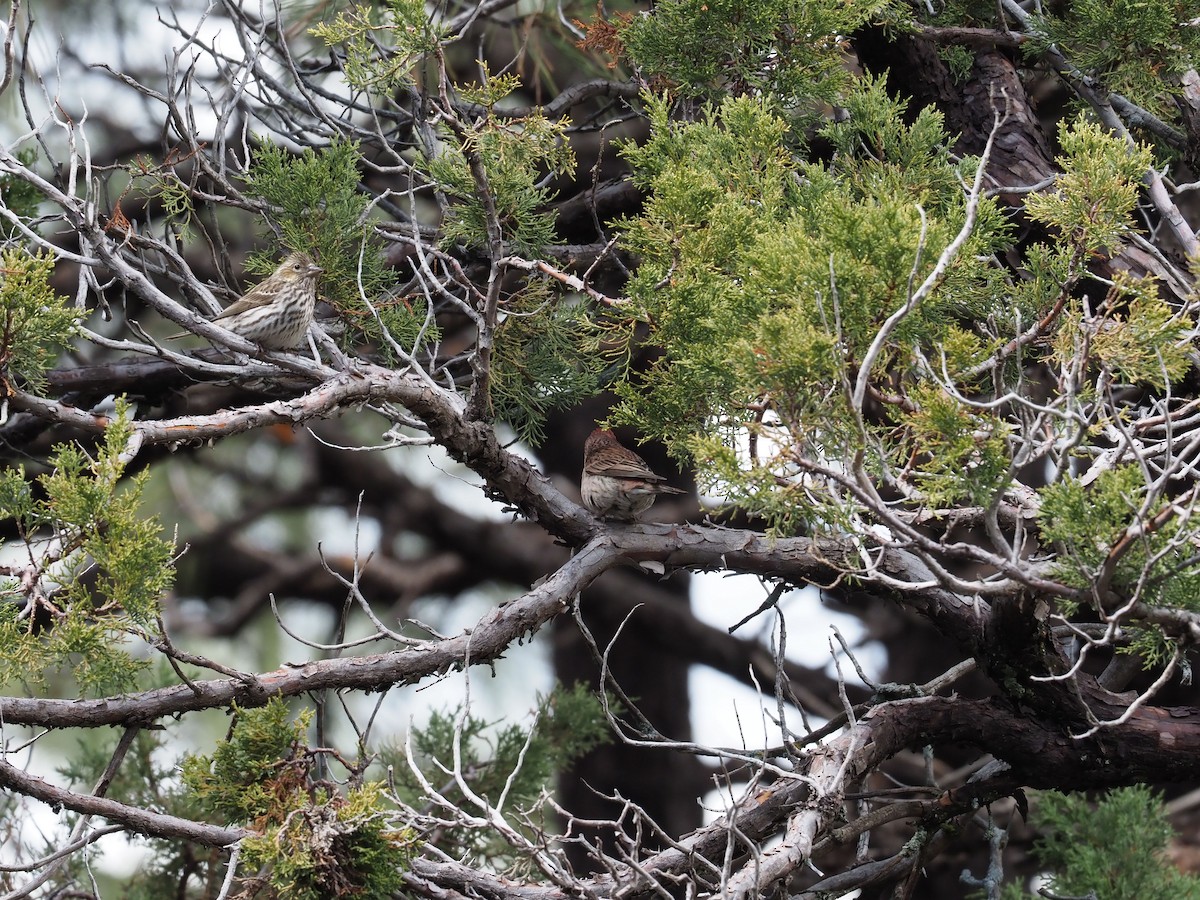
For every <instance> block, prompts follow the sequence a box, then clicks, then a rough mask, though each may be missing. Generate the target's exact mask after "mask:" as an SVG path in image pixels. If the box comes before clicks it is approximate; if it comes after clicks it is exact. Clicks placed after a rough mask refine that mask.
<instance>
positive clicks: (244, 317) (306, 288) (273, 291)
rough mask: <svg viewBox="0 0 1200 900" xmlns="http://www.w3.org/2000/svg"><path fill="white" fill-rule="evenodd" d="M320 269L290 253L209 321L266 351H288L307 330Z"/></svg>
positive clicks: (304, 257) (304, 255)
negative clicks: (268, 274) (262, 278)
mask: <svg viewBox="0 0 1200 900" xmlns="http://www.w3.org/2000/svg"><path fill="white" fill-rule="evenodd" d="M324 271H325V270H324V269H322V268H321V267H320V266H318V265H317V264H316V263H314V262H313V260H312V257H311V256H309V255H308V254H307V253H293V254H292V255H291V256H289V257H288V258H287V259H285V260H284V261H283V262H282V263H280V264H279V268H278V269H276V270H275V271H274V273H272V275H271V277H270V278H268V279H267V280H266V281H264V282H262V283H260V284H257V285H255V286H254V287H252V288H250V290H248V291H247V292H246V293H245V294H243V295H242V297H241V299H240V300H237V301H236V302H234V303H231V304H230V305H229V306H228V307H226V308H225V309H224V310H222V311H221V313H220V315H218V316H217V317H216V318H215V319H213V321H214V322H216V323H217V324H218V325H220V326H221V327H222V328H228V329H229V330H230V331H232V332H233V333H234V334H240V335H241V336H242V337H244V338H248V339H249V340H252V341H257V342H258V343H260V344H262V345H263V346H264V347H265V348H267V349H268V350H290V349H292V348H293V347H295V346H297V345H298V344H299V343H300V342H301V341H302V340H304V335H305V334H307V333H308V326H309V325H310V324H311V323H312V319H313V307H314V306H315V305H316V302H317V277H318V276H319V275H320V274H321V273H322V272H324ZM186 333H187V332H184V334H186ZM179 336H180V335H172V337H179Z"/></svg>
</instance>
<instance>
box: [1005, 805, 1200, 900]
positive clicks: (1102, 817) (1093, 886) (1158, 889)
mask: <svg viewBox="0 0 1200 900" xmlns="http://www.w3.org/2000/svg"><path fill="white" fill-rule="evenodd" d="M1033 820H1034V822H1035V824H1037V826H1038V831H1039V834H1038V837H1037V838H1036V839H1035V842H1034V850H1033V853H1034V856H1035V857H1036V858H1037V860H1038V862H1039V863H1040V864H1041V865H1042V867H1044V869H1045V870H1046V871H1047V872H1048V873H1049V877H1050V883H1049V884H1048V885H1047V886H1046V887H1047V889H1048V894H1049V895H1053V896H1056V897H1084V896H1093V897H1098V898H1103V900H1200V878H1197V877H1196V876H1194V875H1183V874H1181V873H1180V872H1178V871H1177V870H1176V869H1175V867H1174V866H1173V865H1172V864H1171V862H1170V860H1168V859H1167V858H1166V852H1165V851H1166V847H1167V843H1168V841H1170V840H1171V838H1172V837H1173V836H1174V830H1173V829H1172V828H1171V825H1170V823H1169V822H1168V821H1167V819H1166V816H1165V815H1164V814H1163V809H1162V804H1161V803H1160V801H1159V799H1158V798H1157V797H1156V796H1155V795H1154V794H1153V793H1152V792H1151V791H1150V789H1149V788H1147V787H1145V786H1143V785H1139V786H1135V787H1128V788H1119V789H1117V790H1114V791H1111V792H1110V793H1109V794H1108V795H1107V796H1106V797H1104V798H1103V799H1102V800H1100V801H1099V802H1095V803H1093V802H1091V801H1089V800H1088V799H1087V798H1086V797H1084V796H1082V795H1080V794H1059V793H1056V792H1046V793H1043V794H1040V795H1038V797H1037V800H1036V801H1035V803H1034V808H1033ZM1003 896H1004V900H1021V898H1023V897H1033V896H1038V895H1034V894H1027V893H1025V892H1024V891H1022V890H1021V889H1020V888H1018V887H1016V886H1014V885H1008V886H1006V888H1005V890H1004V894H1003Z"/></svg>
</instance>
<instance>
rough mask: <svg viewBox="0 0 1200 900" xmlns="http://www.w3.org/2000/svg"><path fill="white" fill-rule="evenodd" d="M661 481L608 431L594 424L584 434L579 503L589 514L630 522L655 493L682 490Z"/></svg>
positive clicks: (652, 503) (642, 460) (642, 461)
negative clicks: (595, 427)
mask: <svg viewBox="0 0 1200 900" xmlns="http://www.w3.org/2000/svg"><path fill="white" fill-rule="evenodd" d="M665 481H666V479H664V478H663V477H662V476H661V475H658V474H656V473H655V472H654V471H653V470H652V469H651V468H650V467H649V466H648V465H646V461H645V460H644V459H642V458H641V457H640V456H638V455H637V454H636V453H634V452H633V451H632V450H630V449H628V448H627V447H624V446H622V444H621V442H620V441H618V440H617V436H616V435H615V434H613V433H612V432H611V431H606V430H605V429H603V428H597V429H596V430H595V431H593V432H592V433H591V434H590V435H588V439H587V443H585V444H584V445H583V479H582V481H581V482H580V485H579V487H580V493H582V494H583V504H584V506H586V507H587V508H588V509H590V510H591V511H592V514H593V515H596V516H599V517H600V518H602V519H614V520H616V521H618V522H632V521H633V520H634V519H636V518H637V517H638V516H640V515H641V514H642V513H644V512H645V511H646V510H648V509H649V508H650V507H651V506H653V505H654V501H655V499H656V498H657V497H658V495H659V494H684V493H686V491H681V490H680V489H679V488H674V487H671V486H670V485H669V484H664V483H663V482H665Z"/></svg>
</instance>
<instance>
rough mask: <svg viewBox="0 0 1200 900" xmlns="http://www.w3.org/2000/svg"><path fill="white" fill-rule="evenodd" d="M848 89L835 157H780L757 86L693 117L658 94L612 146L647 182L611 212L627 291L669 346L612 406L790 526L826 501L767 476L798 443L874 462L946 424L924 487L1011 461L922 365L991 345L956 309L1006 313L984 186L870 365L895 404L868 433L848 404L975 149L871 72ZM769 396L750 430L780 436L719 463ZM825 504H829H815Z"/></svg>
mask: <svg viewBox="0 0 1200 900" xmlns="http://www.w3.org/2000/svg"><path fill="white" fill-rule="evenodd" d="M845 102H846V105H847V108H848V110H849V111H850V117H849V120H848V121H847V122H846V123H842V124H837V125H832V126H830V127H829V128H828V129H827V131H826V135H827V137H828V138H829V139H830V140H831V141H832V142H833V143H834V145H835V146H836V147H837V149H838V155H837V156H836V157H835V159H834V161H833V163H831V164H830V165H828V166H827V165H822V164H817V163H804V162H802V161H799V160H796V159H795V158H793V157H792V156H791V154H790V152H789V150H788V147H787V145H786V141H785V136H786V134H787V133H788V129H787V125H786V123H785V122H784V121H783V120H782V119H780V118H779V117H778V116H776V115H774V114H773V113H772V112H770V111H769V110H768V109H767V108H766V105H765V104H763V103H761V102H759V101H756V100H751V99H741V100H733V101H725V102H724V103H723V104H721V105H720V106H719V107H717V108H714V109H712V110H710V111H709V112H708V113H707V114H705V115H704V116H703V117H702V118H701V119H700V120H699V121H697V122H694V123H688V124H676V123H672V122H671V121H670V117H669V109H668V105H667V104H666V103H665V102H663V101H656V100H651V101H649V106H650V120H651V128H652V132H651V137H650V140H649V141H647V142H646V143H645V144H644V145H642V146H640V147H639V146H633V145H629V146H627V147H626V148H625V149H624V151H623V152H624V154H625V156H626V157H627V158H628V159H629V161H630V162H631V164H632V165H633V166H634V170H635V173H636V178H637V179H638V181H639V182H640V183H641V184H642V185H643V187H645V188H646V189H647V191H648V194H649V197H648V199H647V202H646V205H645V209H644V211H643V213H642V214H641V215H640V216H639V217H637V218H636V219H630V220H627V221H625V222H623V223H621V227H622V230H623V240H624V242H625V244H626V246H627V247H628V248H629V249H631V250H632V251H634V252H636V253H638V254H639V255H640V256H641V259H642V264H641V266H640V267H639V269H638V271H637V273H636V274H635V276H634V278H633V279H632V280H631V282H630V284H629V288H628V292H629V297H630V300H631V305H632V310H633V312H634V313H636V314H637V315H638V317H639V318H641V319H642V320H643V321H646V322H648V323H649V325H650V328H651V333H652V340H653V341H654V342H655V343H656V344H658V345H660V346H662V347H663V348H664V350H665V351H666V352H665V354H664V355H663V356H662V357H661V358H659V359H658V361H657V362H656V363H655V364H654V366H653V367H652V368H651V369H650V370H649V371H648V372H647V373H645V374H644V375H643V376H642V377H641V380H640V381H639V382H638V383H636V384H634V383H619V384H618V385H617V391H618V393H619V395H620V396H621V400H622V403H621V405H620V406H619V407H618V409H617V411H616V418H617V420H618V421H621V422H626V423H634V422H636V423H641V424H642V426H643V430H648V431H651V432H653V433H654V434H655V435H656V436H658V437H660V438H662V439H664V440H665V441H666V442H667V443H668V446H670V447H671V448H672V449H673V450H674V451H675V452H677V453H681V454H683V453H691V454H693V458H694V459H695V460H697V461H698V462H700V463H701V470H702V472H707V473H708V475H709V476H710V477H712V479H713V480H712V485H713V486H719V487H720V488H721V489H723V490H724V491H725V492H727V493H728V494H729V495H730V496H731V497H732V498H733V499H734V500H735V501H737V502H739V503H742V504H745V505H747V506H748V507H749V508H751V509H753V510H754V511H756V512H758V513H759V514H762V515H765V516H767V518H768V519H769V520H770V521H771V522H772V523H773V524H774V525H775V526H776V527H778V528H782V529H786V530H790V529H793V528H795V527H796V526H797V525H798V524H799V522H800V521H802V520H803V519H804V518H805V516H806V511H805V507H806V506H809V507H811V505H812V503H813V502H821V501H816V500H815V499H814V498H813V497H811V496H810V497H808V498H807V499H805V497H804V496H803V490H802V489H801V488H800V487H799V485H797V491H796V492H793V491H792V490H790V489H788V488H787V487H786V486H785V487H782V488H781V486H780V482H779V477H782V478H783V479H785V481H786V480H791V479H793V478H794V477H795V476H797V475H799V474H801V473H802V471H803V467H804V459H803V457H804V456H805V455H807V454H812V455H814V456H818V457H824V458H836V457H839V456H841V457H845V458H853V457H854V456H855V455H856V454H857V453H858V452H859V451H860V450H861V451H864V452H865V453H866V454H867V459H868V464H869V465H870V466H871V467H872V468H873V469H875V470H886V469H887V468H888V467H891V466H897V465H903V464H904V463H903V460H906V459H907V458H908V457H909V455H910V454H911V453H912V452H913V448H914V447H918V446H920V445H921V441H922V440H923V439H925V438H926V437H928V436H929V435H930V434H931V433H933V432H934V431H936V430H939V429H945V431H944V432H943V436H944V439H945V441H946V442H947V443H946V446H945V447H944V448H943V449H944V450H946V451H948V452H946V453H945V454H943V455H941V456H939V460H940V461H939V463H938V464H937V465H939V466H941V469H938V468H936V467H935V466H933V465H932V463H931V467H930V468H929V469H928V470H927V478H926V484H925V485H924V487H925V488H926V489H927V490H928V491H929V492H930V502H935V500H936V501H938V502H940V501H949V500H953V499H959V498H980V499H984V498H986V497H987V496H990V494H991V493H992V492H994V491H995V490H997V489H999V488H1000V487H1001V485H1002V483H1003V482H1004V479H1005V477H1006V476H1007V469H1008V461H1007V459H1006V447H1005V441H1004V434H1005V426H1004V424H1003V423H1002V422H1000V421H998V420H996V419H994V417H993V416H992V415H990V414H988V413H986V412H985V411H975V412H973V413H968V412H966V411H964V410H952V409H951V407H952V406H954V404H953V403H952V402H951V400H950V398H948V397H944V396H943V394H942V391H941V390H940V389H939V388H937V387H936V386H934V384H933V383H931V382H929V380H928V378H927V372H928V371H929V369H930V368H931V367H932V366H934V365H936V366H937V367H938V370H939V371H940V369H941V367H942V366H943V364H944V366H945V367H946V369H947V370H948V371H950V372H952V373H959V372H962V371H963V370H964V369H966V368H968V367H969V366H970V365H972V364H974V363H975V362H977V361H978V360H979V359H980V358H981V357H983V356H985V355H986V352H987V350H988V348H989V346H991V344H992V342H990V341H989V340H988V337H987V336H985V335H979V334H976V333H973V332H971V331H970V330H968V328H967V325H968V323H970V322H973V321H976V320H977V319H978V318H979V317H980V315H981V313H982V311H984V310H986V311H987V312H988V313H992V314H995V315H1005V314H1006V312H1005V310H1006V308H1007V306H1008V304H1007V303H1006V302H1005V301H1004V300H1003V298H1002V294H1001V291H1000V290H997V285H998V284H1000V283H1001V279H1000V276H999V273H997V272H996V271H995V270H994V269H993V268H992V267H989V266H988V265H986V264H982V263H980V262H979V260H980V259H986V258H987V257H989V256H990V255H991V254H992V253H994V252H995V251H996V250H997V249H999V248H1000V247H1002V246H1004V244H1005V243H1006V241H1007V239H1008V229H1007V226H1006V225H1005V223H1004V221H1003V218H1002V216H1001V214H1000V213H999V211H998V210H997V208H996V206H995V204H994V203H993V202H992V201H990V200H987V199H984V200H983V201H982V202H981V203H980V209H979V216H978V222H977V225H976V228H975V230H974V232H973V233H972V235H971V236H970V238H969V240H968V241H967V244H966V246H965V247H964V248H963V250H962V252H961V253H960V254H959V256H958V258H956V260H955V261H954V263H953V264H952V265H951V267H950V268H949V270H948V271H947V273H946V274H945V276H944V277H943V278H942V279H941V281H940V282H939V284H938V286H937V287H936V288H935V289H934V291H933V292H931V294H930V296H929V297H928V298H927V300H926V301H925V302H924V304H922V305H921V306H919V307H918V308H917V309H915V310H914V311H913V313H912V314H911V315H909V316H908V317H907V319H905V320H904V321H903V322H902V323H901V324H900V327H899V328H897V329H896V330H895V331H894V332H893V336H892V341H891V342H889V343H888V344H887V345H886V346H885V347H884V348H883V352H882V354H881V355H880V357H879V358H878V359H877V360H876V362H875V370H876V371H878V373H879V377H880V378H881V379H883V378H885V377H887V378H894V379H903V382H902V383H903V384H904V385H905V386H906V397H905V400H906V403H907V415H906V416H905V407H901V408H899V409H897V411H896V421H895V422H894V423H889V424H887V425H886V426H884V427H882V428H880V429H879V430H878V431H869V430H867V431H864V429H865V428H866V426H864V425H862V424H861V423H858V422H857V421H856V420H855V418H854V417H853V415H852V414H851V412H850V411H849V409H848V408H847V401H848V399H849V398H848V395H847V386H848V385H849V384H850V382H851V381H852V380H853V377H854V373H855V371H856V367H857V364H858V362H859V361H860V360H861V359H862V358H863V356H864V354H865V353H866V351H867V348H868V347H869V346H870V345H871V343H872V342H873V340H874V338H875V335H876V333H877V332H878V329H879V326H880V325H881V324H882V322H883V320H884V319H885V318H886V317H887V316H888V315H890V314H891V313H892V312H893V311H895V310H896V309H898V308H900V307H902V306H904V304H905V302H906V300H907V297H908V293H909V291H910V289H911V287H912V285H914V284H919V283H920V282H921V280H922V279H923V278H924V277H925V276H926V275H927V274H928V273H929V272H930V271H931V269H932V267H933V265H934V263H935V262H936V261H937V258H938V255H939V254H940V252H941V251H942V249H943V248H944V247H945V246H946V245H947V244H949V242H950V241H951V240H952V239H953V238H954V237H955V235H956V234H957V233H958V231H959V229H960V228H961V225H962V220H963V216H964V210H965V202H966V201H965V197H964V192H963V186H962V185H963V183H964V182H968V183H969V180H970V179H971V178H973V176H974V170H975V167H976V166H977V162H976V161H975V160H963V161H961V162H958V163H956V162H955V161H953V160H952V159H951V158H950V156H949V155H948V153H947V152H946V149H945V147H946V143H947V141H948V137H947V135H946V134H945V132H944V130H943V128H942V124H941V118H940V116H938V114H936V113H934V112H932V111H929V110H925V111H922V112H921V113H919V114H918V115H917V116H916V117H915V118H914V119H913V120H912V121H911V123H907V124H906V123H905V122H904V119H903V117H904V113H905V110H904V105H903V104H902V103H900V102H898V101H895V100H893V99H891V98H889V97H888V96H887V95H886V93H885V92H884V90H883V87H882V84H881V83H879V82H864V84H863V86H862V88H861V89H860V90H858V91H857V92H855V93H854V94H853V95H852V96H850V97H848V98H847V100H846V101H845ZM764 397H769V398H770V401H771V404H772V409H773V411H774V413H775V414H776V415H777V416H778V418H779V422H778V423H777V424H775V425H774V426H773V428H772V429H763V434H764V437H773V438H774V439H776V440H778V444H774V445H772V444H769V443H766V442H765V443H764V445H763V448H764V451H766V450H767V449H768V448H769V447H770V446H775V447H776V448H777V450H773V451H770V452H771V453H775V455H774V456H773V457H771V456H768V455H765V454H764V456H763V457H761V458H760V460H759V464H758V465H756V466H752V467H751V468H750V469H748V470H740V469H737V468H736V467H731V465H730V464H731V462H732V457H730V456H728V455H727V454H722V453H721V452H720V450H719V448H718V446H717V441H718V440H720V442H721V443H724V444H727V445H728V444H731V443H733V441H732V440H731V438H732V435H733V434H734V433H735V432H737V431H740V430H743V429H747V428H748V429H751V430H754V429H756V428H760V427H761V426H756V425H755V423H754V420H753V418H752V415H751V414H750V413H749V410H751V409H753V408H754V407H755V406H756V405H758V404H760V403H761V402H762V400H763V398H764ZM897 426H899V427H897ZM768 432H769V433H768ZM954 435H958V437H957V438H955V437H954ZM980 435H982V438H981V437H980ZM955 441H957V443H955ZM796 447H801V448H803V452H802V453H801V454H800V455H796V454H797V451H796V450H795V448H796ZM710 465H713V468H709V466H710ZM777 476H778V477H777ZM819 518H820V519H822V520H824V521H827V522H834V521H838V520H840V519H841V518H842V513H841V511H840V510H839V509H838V508H837V507H836V504H835V505H828V504H826V508H823V509H821V510H820V512H819Z"/></svg>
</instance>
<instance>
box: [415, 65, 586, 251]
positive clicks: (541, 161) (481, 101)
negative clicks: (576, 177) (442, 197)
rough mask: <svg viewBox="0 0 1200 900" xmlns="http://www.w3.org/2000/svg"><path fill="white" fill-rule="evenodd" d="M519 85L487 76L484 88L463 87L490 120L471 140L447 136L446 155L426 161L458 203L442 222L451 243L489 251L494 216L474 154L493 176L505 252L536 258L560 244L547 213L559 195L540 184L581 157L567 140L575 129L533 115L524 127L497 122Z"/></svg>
mask: <svg viewBox="0 0 1200 900" xmlns="http://www.w3.org/2000/svg"><path fill="white" fill-rule="evenodd" d="M519 81H520V80H519V78H517V76H515V75H499V76H488V77H487V78H486V80H485V81H484V83H483V84H482V85H479V86H477V87H474V88H467V87H462V88H460V92H461V93H462V96H463V99H464V100H465V101H467V102H468V103H474V104H476V105H477V106H479V107H481V108H482V109H483V110H484V111H485V114H484V116H483V117H482V118H481V119H479V120H478V121H476V122H475V123H474V124H473V125H472V126H471V127H470V130H469V131H467V133H466V134H465V135H447V136H446V140H447V143H446V145H445V146H444V147H443V151H442V152H441V153H440V154H439V155H438V156H436V157H434V158H433V159H429V160H425V161H423V162H422V165H423V166H424V169H425V171H426V173H427V174H428V176H429V178H430V179H431V180H432V181H433V182H434V183H435V184H436V185H437V187H438V188H439V189H440V190H441V191H443V192H444V193H445V194H446V195H447V196H448V197H449V198H451V199H452V200H453V201H454V204H453V205H452V206H451V207H450V209H449V211H448V213H447V216H446V219H445V221H444V222H443V223H442V233H443V240H444V241H445V242H446V243H454V242H459V243H463V244H465V245H466V246H468V247H478V248H486V247H487V246H488V226H487V209H486V207H485V205H484V202H483V198H482V197H481V195H480V194H481V192H480V189H479V188H478V186H477V185H476V183H475V177H474V175H473V174H472V172H471V168H470V165H469V162H468V159H467V153H468V152H470V153H473V154H475V155H476V156H477V158H478V160H479V162H480V164H481V165H482V167H483V170H484V172H485V173H486V177H487V186H488V191H489V193H490V195H491V198H492V203H493V205H494V207H495V212H496V217H497V219H498V220H499V222H498V224H499V226H500V231H501V237H502V239H503V241H504V247H505V249H506V251H510V252H513V253H518V254H521V255H523V256H534V257H536V256H537V255H538V254H539V253H540V251H541V250H542V248H543V247H545V246H546V245H547V244H549V243H550V242H551V240H552V239H553V238H554V218H555V216H554V214H553V213H552V212H547V211H545V207H546V206H547V205H548V203H549V202H550V200H551V199H552V198H553V191H552V189H551V188H550V187H549V186H543V185H541V182H542V181H543V179H544V178H545V176H546V175H547V173H550V174H554V175H566V174H569V173H570V172H572V171H573V170H574V168H575V154H574V151H572V149H571V146H570V144H569V143H568V142H567V141H566V139H565V137H564V135H565V132H566V129H567V127H568V126H569V125H570V122H569V120H566V119H561V120H551V119H548V118H546V117H544V116H541V115H538V114H532V115H528V116H525V117H524V118H522V119H521V121H520V124H519V125H518V124H516V123H513V122H511V121H509V120H507V119H505V118H503V117H501V116H498V115H497V114H496V104H498V103H499V102H501V101H502V100H503V99H504V98H506V97H507V96H508V95H509V94H511V93H512V91H513V90H515V89H516V87H517V86H518V84H519Z"/></svg>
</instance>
